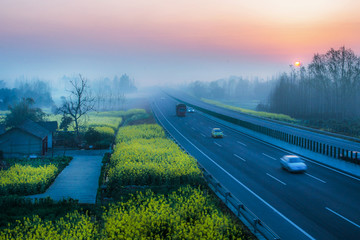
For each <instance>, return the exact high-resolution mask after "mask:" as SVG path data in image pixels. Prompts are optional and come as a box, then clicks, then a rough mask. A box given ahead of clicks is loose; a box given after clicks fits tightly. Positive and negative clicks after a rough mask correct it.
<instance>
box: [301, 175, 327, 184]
mask: <svg viewBox="0 0 360 240" xmlns="http://www.w3.org/2000/svg"><path fill="white" fill-rule="evenodd" d="M305 175H307V176H309V177H312V178H314V179H316V180H318V181H320V182H322V183H326V182H325V181H324V180H321V179H320V178H317V177H315V176H313V175H311V174H308V173H305Z"/></svg>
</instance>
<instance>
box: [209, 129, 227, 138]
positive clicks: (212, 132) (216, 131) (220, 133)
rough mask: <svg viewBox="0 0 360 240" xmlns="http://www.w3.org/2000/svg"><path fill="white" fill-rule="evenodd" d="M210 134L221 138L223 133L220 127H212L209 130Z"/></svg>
mask: <svg viewBox="0 0 360 240" xmlns="http://www.w3.org/2000/svg"><path fill="white" fill-rule="evenodd" d="M211 136H212V137H213V138H222V137H224V133H223V131H221V129H220V128H213V129H212V131H211Z"/></svg>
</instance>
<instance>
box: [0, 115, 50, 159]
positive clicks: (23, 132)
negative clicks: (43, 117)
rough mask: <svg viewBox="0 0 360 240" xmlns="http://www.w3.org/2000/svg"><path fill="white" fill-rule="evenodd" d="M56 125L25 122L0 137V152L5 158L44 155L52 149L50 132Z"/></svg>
mask: <svg viewBox="0 0 360 240" xmlns="http://www.w3.org/2000/svg"><path fill="white" fill-rule="evenodd" d="M56 128H57V123H56V122H55V123H54V122H52V123H51V122H50V123H44V122H43V123H35V122H33V121H31V120H26V121H25V122H24V123H23V124H21V125H20V126H18V127H14V128H12V129H10V130H8V131H6V132H5V133H3V134H1V135H0V151H2V154H3V156H4V157H5V158H10V157H24V156H29V155H33V154H34V155H38V156H39V155H45V153H46V152H47V151H48V148H49V145H50V147H52V132H53V131H55V130H56Z"/></svg>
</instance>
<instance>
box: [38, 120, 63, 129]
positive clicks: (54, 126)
mask: <svg viewBox="0 0 360 240" xmlns="http://www.w3.org/2000/svg"><path fill="white" fill-rule="evenodd" d="M36 123H37V124H39V125H40V126H42V127H43V128H45V129H47V130H48V131H50V132H55V131H56V129H57V128H58V123H57V121H47V122H36Z"/></svg>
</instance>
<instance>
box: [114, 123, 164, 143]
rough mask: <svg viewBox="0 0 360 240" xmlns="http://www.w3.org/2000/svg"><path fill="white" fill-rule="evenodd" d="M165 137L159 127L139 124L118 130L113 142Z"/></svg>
mask: <svg viewBox="0 0 360 240" xmlns="http://www.w3.org/2000/svg"><path fill="white" fill-rule="evenodd" d="M165 137H166V135H165V132H164V130H163V129H162V127H161V126H159V125H157V124H140V125H134V126H126V127H122V128H120V129H119V131H118V133H117V135H116V139H115V142H116V143H120V142H127V141H130V140H134V139H139V138H143V139H152V138H165Z"/></svg>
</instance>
